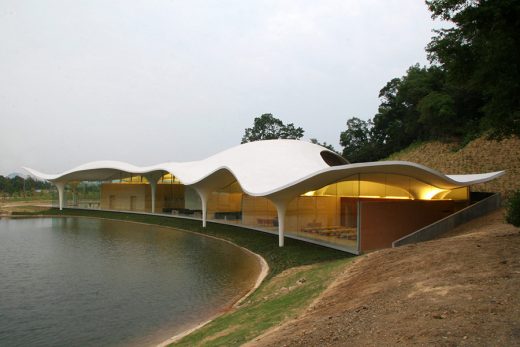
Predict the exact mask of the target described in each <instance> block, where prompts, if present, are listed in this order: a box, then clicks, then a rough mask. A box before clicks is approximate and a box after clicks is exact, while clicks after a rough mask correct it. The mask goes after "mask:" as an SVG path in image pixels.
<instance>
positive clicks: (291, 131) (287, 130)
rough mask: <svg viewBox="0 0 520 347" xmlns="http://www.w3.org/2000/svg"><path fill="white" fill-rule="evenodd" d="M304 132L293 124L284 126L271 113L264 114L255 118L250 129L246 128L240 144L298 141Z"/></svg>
mask: <svg viewBox="0 0 520 347" xmlns="http://www.w3.org/2000/svg"><path fill="white" fill-rule="evenodd" d="M303 133H304V130H303V128H300V127H295V126H294V124H293V123H289V124H287V125H285V124H284V123H283V122H282V121H281V120H280V119H278V118H275V117H274V116H273V115H272V114H271V113H264V114H263V115H261V116H260V117H256V118H255V120H254V124H253V127H252V128H246V129H245V133H244V136H243V137H242V142H241V143H246V142H253V141H260V140H274V139H296V140H298V139H300V138H302V137H303Z"/></svg>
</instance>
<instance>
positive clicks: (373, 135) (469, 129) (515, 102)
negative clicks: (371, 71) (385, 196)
mask: <svg viewBox="0 0 520 347" xmlns="http://www.w3.org/2000/svg"><path fill="white" fill-rule="evenodd" d="M426 4H427V6H428V8H429V9H430V11H431V12H432V17H433V18H442V19H444V20H447V21H451V22H452V23H453V24H454V26H453V27H452V28H449V29H441V30H437V31H436V35H435V36H434V37H433V38H432V41H431V42H430V43H429V44H428V46H427V48H426V52H427V54H428V58H429V60H430V62H431V64H432V65H431V66H429V67H421V66H419V65H414V66H411V67H410V68H409V69H408V70H407V72H406V74H405V75H404V76H402V77H400V78H393V79H392V80H390V81H389V82H388V83H387V84H386V85H385V86H384V87H383V88H382V89H381V91H380V93H379V97H380V100H381V104H380V105H379V108H378V112H377V114H376V115H374V117H373V118H372V119H369V120H368V121H363V120H361V119H359V118H356V117H354V118H351V119H349V120H348V121H347V129H346V130H345V131H344V132H342V133H341V135H340V143H341V145H342V146H343V147H344V149H343V156H344V157H345V158H347V159H348V160H349V161H351V162H359V161H371V160H379V159H381V158H385V157H387V156H388V155H390V154H391V153H393V152H396V151H399V150H401V149H404V148H406V147H408V146H409V145H410V144H412V143H413V142H418V141H426V140H432V139H437V140H453V139H456V140H459V141H461V142H465V141H468V140H470V139H472V138H474V137H477V136H479V135H481V134H488V135H490V136H492V137H494V138H501V137H506V136H510V135H517V136H518V135H520V98H519V97H518V96H519V95H520V46H519V40H520V35H518V33H519V32H520V1H518V0H487V1H474V0H430V1H426Z"/></svg>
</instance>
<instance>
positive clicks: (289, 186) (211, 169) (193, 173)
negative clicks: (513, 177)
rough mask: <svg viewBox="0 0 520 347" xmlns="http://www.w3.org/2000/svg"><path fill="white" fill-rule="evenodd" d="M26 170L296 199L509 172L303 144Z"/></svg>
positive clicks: (459, 183)
mask: <svg viewBox="0 0 520 347" xmlns="http://www.w3.org/2000/svg"><path fill="white" fill-rule="evenodd" d="M25 169H26V170H27V171H28V172H29V173H31V174H32V175H34V176H36V177H38V178H41V179H46V180H49V181H51V182H70V181H86V180H92V181H97V180H101V181H103V180H112V179H118V178H122V177H123V178H124V177H128V176H129V175H130V174H132V175H144V176H147V177H150V178H155V179H158V178H159V177H161V176H162V175H164V174H165V173H171V174H172V175H174V176H175V177H176V178H178V179H179V180H180V181H181V182H182V183H183V184H185V185H191V186H194V187H206V188H210V189H211V188H220V187H222V186H223V185H225V184H227V183H229V182H230V181H234V180H235V179H236V180H237V181H238V183H239V184H240V186H241V187H242V189H243V191H244V192H245V193H247V194H249V195H253V196H267V197H275V198H276V197H283V196H287V197H289V196H294V195H295V194H297V193H298V194H299V193H301V192H305V191H308V190H313V189H318V188H320V187H323V186H325V185H327V184H330V183H333V182H337V181H339V180H342V179H345V178H348V177H350V176H352V175H357V174H363V173H381V174H398V175H405V176H409V177H413V178H415V179H417V180H420V181H422V182H424V183H427V184H430V185H433V186H435V187H438V188H441V189H453V188H458V187H463V186H468V185H472V184H477V183H482V182H486V181H490V180H492V179H495V178H497V177H499V176H501V175H502V174H503V173H504V172H503V171H498V172H490V173H480V174H472V175H445V174H443V173H441V172H438V171H436V170H433V169H431V168H428V167H425V166H423V165H420V164H416V163H411V162H406V161H379V162H369V163H357V164H348V163H347V162H346V161H345V160H344V159H343V158H341V157H340V156H339V155H337V154H335V153H334V152H331V151H329V150H328V149H326V148H324V147H321V146H318V145H315V144H312V143H309V142H304V141H299V140H266V141H256V142H250V143H246V144H242V145H239V146H236V147H232V148H230V149H228V150H225V151H223V152H220V153H217V154H215V155H213V156H211V157H209V158H206V159H203V160H199V161H192V162H184V163H178V162H167V163H162V164H158V165H153V166H146V167H139V166H135V165H132V164H128V163H124V162H119V161H96V162H91V163H87V164H83V165H80V166H78V167H75V168H73V169H71V170H68V171H65V172H62V173H58V174H45V173H41V172H38V171H36V170H34V169H31V168H25Z"/></svg>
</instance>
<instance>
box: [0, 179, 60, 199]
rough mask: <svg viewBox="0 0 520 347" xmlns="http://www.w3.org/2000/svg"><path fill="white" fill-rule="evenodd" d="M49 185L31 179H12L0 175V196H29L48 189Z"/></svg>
mask: <svg viewBox="0 0 520 347" xmlns="http://www.w3.org/2000/svg"><path fill="white" fill-rule="evenodd" d="M50 187H51V184H50V183H49V182H45V181H36V180H34V179H32V178H31V177H27V178H22V177H20V176H15V177H12V178H9V177H4V176H2V175H0V196H14V195H17V196H31V195H32V194H33V193H34V192H35V191H36V190H44V189H49V188H50Z"/></svg>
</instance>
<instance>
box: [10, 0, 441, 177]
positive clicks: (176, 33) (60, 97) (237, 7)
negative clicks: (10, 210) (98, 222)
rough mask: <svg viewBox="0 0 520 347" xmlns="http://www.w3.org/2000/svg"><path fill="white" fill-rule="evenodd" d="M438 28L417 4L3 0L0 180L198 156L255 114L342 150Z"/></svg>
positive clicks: (217, 147)
mask: <svg viewBox="0 0 520 347" xmlns="http://www.w3.org/2000/svg"><path fill="white" fill-rule="evenodd" d="M438 26H439V24H438V23H434V22H433V21H432V20H431V18H430V14H429V12H428V11H427V8H426V5H425V4H424V2H423V1H420V0H378V1H370V0H337V1H327V0H320V1H280V0H273V1H243V0H237V1H222V0H218V1H217V0H215V1H193V0H189V1H186V0H183V1H176V0H170V1H166V0H164V1H150V0H143V1H133V0H121V1H108V0H99V1H97V0H85V1H65V0H63V1H48V0H45V1H43V0H36V1H20V0H12V1H11V0H0V121H1V122H0V148H1V154H0V174H4V175H5V174H8V173H10V172H13V171H18V172H21V168H20V167H21V166H29V167H32V168H35V169H37V170H41V171H44V172H49V173H55V172H59V171H63V170H66V169H69V168H72V167H74V166H76V165H79V164H82V163H85V162H89V161H94V160H120V161H126V162H130V163H132V164H136V165H149V164H157V163H161V162H167V161H188V160H198V159H202V158H205V157H207V156H210V155H212V154H214V153H216V152H218V151H221V150H223V149H226V148H228V147H231V146H234V145H237V144H239V143H240V140H241V138H242V135H243V133H244V129H245V128H246V127H250V126H252V124H253V119H254V117H256V116H259V115H261V114H262V113H272V114H274V115H275V116H276V117H278V118H280V119H281V120H282V121H284V122H285V123H294V124H295V125H297V126H301V127H303V128H304V130H305V139H307V140H308V139H309V138H317V139H318V140H320V141H326V142H328V143H332V144H333V145H334V146H335V147H336V148H337V149H340V148H339V134H340V132H341V131H342V130H344V129H345V122H346V120H347V119H348V118H350V117H353V116H357V117H360V118H363V119H368V118H371V117H373V115H374V114H375V113H376V112H377V106H378V105H379V99H378V93H379V90H380V89H381V88H382V87H383V86H384V85H385V83H386V82H387V81H389V80H390V79H392V78H393V77H399V76H402V75H403V74H404V73H405V71H406V69H407V68H408V67H409V66H411V65H413V64H415V63H421V64H426V63H427V60H426V55H425V53H424V47H425V45H426V44H427V43H428V42H429V41H430V38H431V36H432V35H433V34H432V29H433V28H434V27H438Z"/></svg>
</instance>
